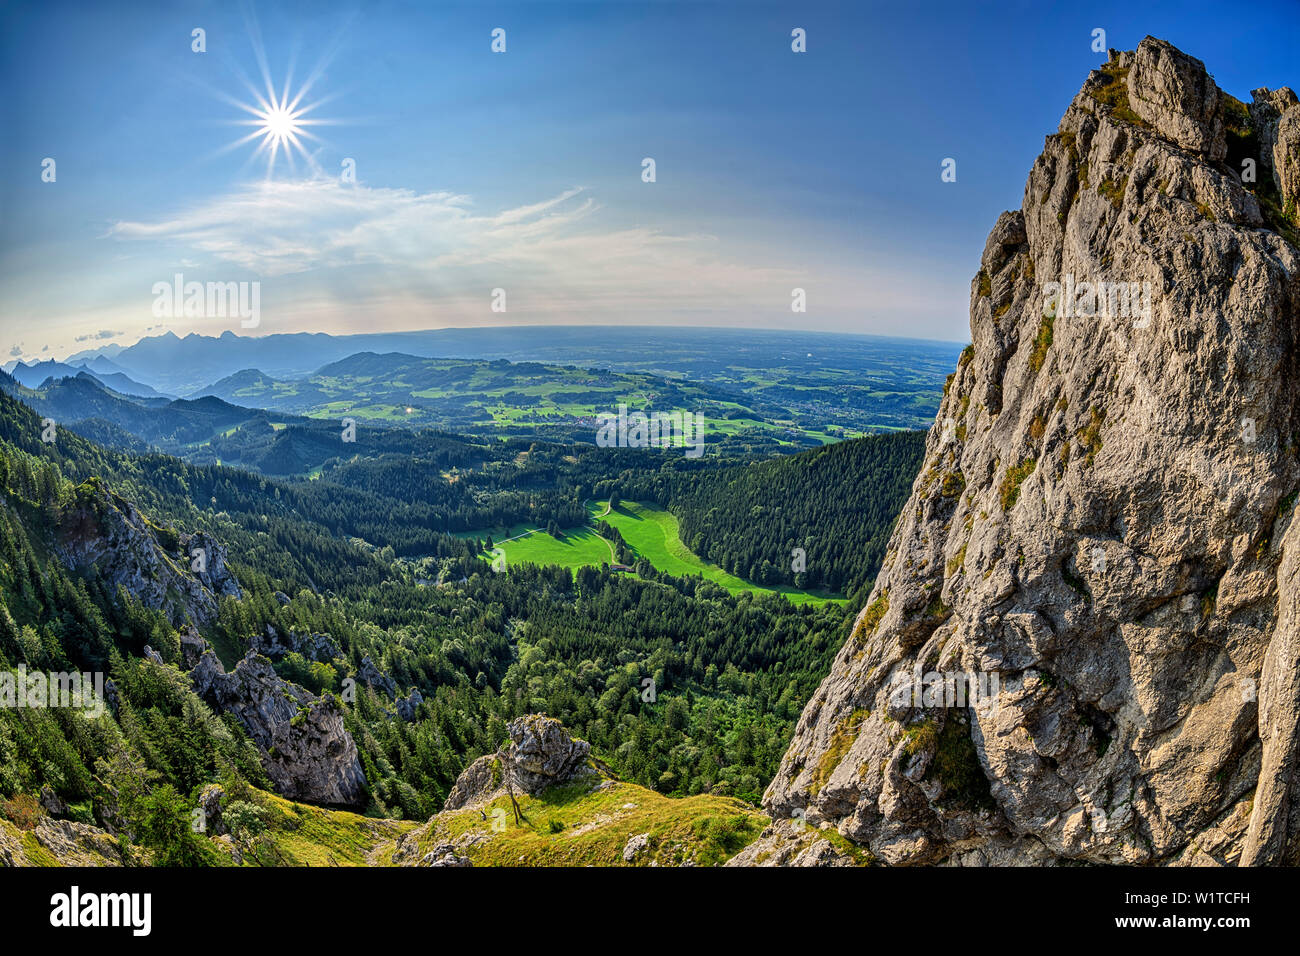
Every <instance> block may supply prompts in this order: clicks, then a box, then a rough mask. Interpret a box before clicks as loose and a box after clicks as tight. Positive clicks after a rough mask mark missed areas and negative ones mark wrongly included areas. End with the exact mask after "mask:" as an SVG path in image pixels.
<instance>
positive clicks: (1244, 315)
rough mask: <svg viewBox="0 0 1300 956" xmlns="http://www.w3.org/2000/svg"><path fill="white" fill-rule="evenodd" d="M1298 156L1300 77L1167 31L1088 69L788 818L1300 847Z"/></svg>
mask: <svg viewBox="0 0 1300 956" xmlns="http://www.w3.org/2000/svg"><path fill="white" fill-rule="evenodd" d="M1279 106H1280V107H1281V108H1280V109H1279ZM1252 144H1253V148H1254V149H1255V153H1254V157H1253V158H1255V159H1256V160H1257V163H1256V165H1257V167H1258V169H1259V177H1258V181H1257V182H1256V181H1252V180H1251V179H1250V178H1249V177H1245V179H1244V181H1243V176H1242V171H1243V169H1248V168H1251V165H1250V164H1249V163H1243V160H1245V159H1250V158H1252V155H1250V151H1251V149H1252ZM1298 180H1300V106H1298V105H1295V103H1294V97H1291V98H1287V97H1286V96H1285V95H1283V96H1280V97H1279V96H1272V95H1268V94H1262V95H1261V96H1259V97H1257V99H1256V103H1255V104H1253V105H1252V106H1250V107H1247V106H1245V104H1242V103H1240V102H1239V101H1237V100H1235V99H1233V98H1232V97H1230V96H1228V95H1227V94H1225V93H1223V92H1222V91H1221V90H1219V89H1218V87H1217V86H1215V84H1214V82H1213V80H1212V79H1211V78H1210V77H1209V75H1208V73H1206V71H1205V67H1204V65H1203V64H1202V63H1201V62H1200V61H1199V60H1196V59H1195V58H1193V57H1190V56H1187V55H1186V54H1184V53H1182V52H1181V51H1179V50H1177V49H1176V48H1174V47H1173V46H1171V45H1170V44H1168V43H1166V42H1164V41H1161V40H1156V39H1154V38H1147V39H1146V40H1143V41H1142V43H1141V44H1140V45H1139V47H1138V49H1137V50H1136V51H1133V52H1129V53H1112V55H1111V57H1110V59H1109V61H1108V62H1107V63H1106V65H1104V66H1103V67H1102V68H1100V69H1099V70H1095V71H1093V73H1092V74H1091V75H1090V76H1089V77H1088V79H1087V81H1086V82H1085V84H1084V86H1083V88H1082V90H1081V91H1080V92H1079V94H1078V95H1077V96H1076V97H1075V99H1074V101H1073V103H1072V104H1071V105H1070V107H1069V109H1068V110H1067V111H1066V113H1065V115H1064V117H1063V118H1062V120H1061V124H1060V128H1059V131H1058V132H1057V133H1056V134H1054V135H1051V136H1049V137H1047V141H1046V144H1045V147H1044V150H1043V153H1042V155H1041V156H1039V158H1038V159H1037V161H1036V162H1035V163H1034V165H1033V169H1032V170H1031V171H1030V174H1029V179H1028V182H1027V183H1026V187H1025V193H1024V202H1023V204H1022V207H1021V209H1019V210H1015V211H1011V212H1005V213H1003V214H1002V215H1001V216H1000V217H999V218H998V220H997V222H996V224H995V225H994V227H993V230H992V232H991V233H990V235H989V239H988V242H987V243H986V245H985V248H984V252H983V256H982V257H981V262H980V271H979V273H978V275H976V276H975V278H974V279H973V280H972V283H971V303H970V321H971V337H972V342H973V344H972V346H971V347H970V348H969V349H968V350H967V351H966V352H965V353H963V355H962V357H961V360H960V361H959V362H958V365H957V369H956V372H955V373H954V375H953V377H952V379H951V380H950V383H949V386H948V388H947V391H946V393H945V397H944V400H943V403H942V405H941V407H940V410H939V412H938V416H937V418H936V421H935V423H934V425H933V426H932V427H931V430H930V433H929V438H928V442H927V447H926V460H925V462H924V464H923V465H922V469H921V475H920V477H919V478H918V479H917V482H916V484H915V485H914V487H913V492H912V497H911V500H910V501H909V502H908V503H907V505H905V506H904V508H903V510H902V514H901V516H900V518H899V520H898V524H897V526H896V528H895V531H894V534H893V537H892V539H891V541H890V545H889V549H888V554H887V557H886V559H885V563H884V566H883V568H882V570H881V573H880V575H879V577H878V578H877V581H876V585H875V588H874V590H873V592H872V594H871V597H870V599H869V601H868V603H867V605H866V607H865V609H864V610H863V611H862V613H861V614H860V615H859V617H858V619H857V621H856V624H855V626H854V629H853V633H852V636H851V637H850V639H849V641H848V642H847V643H846V644H845V646H844V647H843V649H842V650H841V652H840V654H839V656H838V658H837V660H836V662H835V664H834V666H833V668H832V671H831V674H830V675H829V676H828V677H827V678H826V680H825V681H824V682H823V683H822V685H821V687H820V688H819V689H818V690H817V692H816V694H815V695H814V696H813V698H812V699H811V700H810V702H809V704H808V706H807V708H806V709H805V711H804V714H803V716H802V718H801V719H800V721H799V725H798V727H797V729H796V731H795V735H794V739H793V740H792V742H791V745H790V749H789V751H788V752H787V753H786V755H785V758H784V760H783V761H782V765H781V769H780V771H779V772H778V774H777V776H776V778H775V779H774V781H773V783H772V785H771V786H770V787H769V789H768V791H767V793H766V795H765V798H764V803H765V805H766V806H767V808H768V809H769V810H770V811H771V813H772V814H773V816H774V818H777V819H778V821H779V820H782V819H792V820H793V819H795V818H799V819H801V820H803V821H806V822H807V823H811V824H813V825H814V826H816V825H819V824H829V825H831V826H834V827H835V828H836V829H838V830H839V832H840V833H841V834H843V835H844V836H846V837H848V838H849V839H851V840H853V841H855V842H857V843H859V844H862V845H864V846H866V847H867V848H869V849H870V851H871V852H872V853H873V854H874V855H875V856H876V857H878V858H879V859H881V860H883V861H885V862H888V863H893V864H917V863H936V862H940V861H943V860H948V861H950V862H955V863H965V864H990V863H992V864H1040V863H1051V862H1055V861H1065V860H1081V861H1090V862H1097V863H1129V864H1154V863H1174V862H1183V863H1193V864H1211V863H1212V864H1216V865H1225V864H1229V865H1230V864H1235V863H1238V862H1240V863H1243V864H1246V863H1252V864H1259V863H1284V862H1290V863H1294V862H1296V861H1297V857H1298V856H1300V844H1297V840H1296V833H1297V832H1300V779H1297V778H1296V777H1295V775H1294V773H1293V772H1292V771H1291V770H1290V769H1289V768H1291V767H1292V766H1294V762H1295V760H1296V759H1297V757H1300V719H1298V718H1300V715H1298V714H1297V710H1296V701H1297V700H1300V594H1298V593H1297V592H1296V589H1295V583H1294V582H1295V580H1296V573H1297V571H1298V570H1300V523H1295V522H1293V521H1292V520H1291V519H1292V513H1293V511H1292V504H1291V503H1292V502H1294V501H1295V496H1296V493H1297V492H1298V491H1300V461H1297V458H1296V456H1295V454H1294V447H1295V442H1296V438H1295V435H1296V433H1297V428H1300V417H1298V414H1297V409H1298V408H1300V387H1298V386H1296V385H1295V384H1294V383H1295V382H1296V381H1298V380H1300V378H1298V375H1300V368H1298V367H1297V366H1298V364H1300V358H1298V357H1297V349H1296V338H1295V331H1294V327H1293V326H1294V321H1295V314H1296V313H1295V303H1296V302H1297V301H1300V251H1297V248H1296V246H1295V239H1294V236H1295V225H1296V223H1295V218H1294V212H1293V211H1289V210H1294V208H1295V202H1296V183H1297V181H1298ZM958 688H960V690H958ZM959 694H960V697H958V695H959ZM795 829H796V830H797V829H798V827H796V828H795ZM788 832H790V827H788V826H785V827H781V826H778V827H775V828H773V834H772V835H771V836H770V837H769V838H768V839H769V841H770V842H773V843H780V842H781V841H782V840H783V839H786V838H784V837H782V834H783V833H788ZM787 842H788V840H787ZM786 849H787V850H789V849H790V848H786ZM755 852H758V853H762V854H768V853H776V852H781V849H780V847H776V846H764V847H761V848H759V849H758V850H756V851H755ZM786 855H787V856H789V855H790V854H789V853H786Z"/></svg>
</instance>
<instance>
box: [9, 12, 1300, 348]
mask: <svg viewBox="0 0 1300 956" xmlns="http://www.w3.org/2000/svg"><path fill="white" fill-rule="evenodd" d="M903 7H906V8H907V9H903ZM1298 23H1300V6H1298V5H1297V4H1296V3H1295V2H1288V3H1266V2H1265V3H1253V4H1251V5H1250V6H1249V8H1241V7H1236V6H1234V5H1230V4H1222V3H1183V4H1162V3H1146V4H1141V5H1138V4H1132V3H1116V4H1108V3H1088V4H1079V5H1066V4H1051V3H1043V2H1032V3H1030V2H1026V3H987V4H969V3H967V4H944V3H925V4H906V5H904V4H889V5H884V4H869V3H861V4H818V3H797V4H796V3H787V4H765V3H718V4H696V3H667V2H659V3H639V4H633V3H618V2H609V3H600V4H563V3H551V2H531V3H524V4H490V3H473V4H464V5H451V4H440V3H429V2H422V3H393V2H378V3H367V4H364V5H348V4H335V3H331V2H329V0H315V2H311V3H288V2H279V3H258V4H249V5H245V6H243V7H241V6H240V5H239V4H237V3H229V2H221V3H208V2H182V3H172V4H156V5H155V4H149V3H147V2H146V3H134V4H129V5H118V4H99V3H77V4H74V3H60V2H57V0H55V2H52V3H42V4H40V5H36V4H32V5H20V4H12V3H9V4H4V5H3V6H0V82H2V83H3V89H5V90H6V96H5V97H4V99H3V102H2V105H0V121H2V122H3V124H4V128H5V129H6V131H7V135H6V137H5V144H4V147H3V153H2V155H0V174H2V178H0V302H3V306H2V309H3V311H2V312H0V331H2V332H3V334H2V335H0V346H3V355H0V358H2V359H8V358H10V357H16V356H17V355H19V354H21V355H22V356H24V357H27V358H32V357H50V356H59V357H61V356H64V355H66V354H68V353H70V352H73V351H76V350H79V349H83V348H87V347H91V346H93V345H103V344H108V343H118V344H129V343H130V342H133V341H135V340H136V339H137V338H139V337H140V336H141V335H144V334H157V333H158V332H160V331H161V330H162V329H164V328H166V329H171V330H173V331H175V332H177V333H178V334H182V335H183V334H186V333H188V332H191V331H197V332H200V333H202V334H207V335H215V334H220V333H221V332H223V331H226V330H227V329H232V330H233V331H236V332H241V331H243V330H241V329H240V328H239V322H238V320H237V319H236V320H231V319H229V318H221V317H206V318H205V317H192V318H185V317H172V318H165V319H160V318H158V317H156V316H155V315H154V314H153V309H152V307H153V304H154V295H153V292H152V287H153V284H154V283H155V282H159V281H171V279H172V276H173V275H174V274H175V273H177V272H180V273H182V274H183V275H184V276H185V279H186V280H187V281H200V282H205V281H221V282H227V281H250V282H251V281H258V282H260V283H261V287H260V288H261V324H260V325H259V327H258V328H257V329H256V330H255V331H253V332H251V333H246V334H268V333H272V332H285V331H302V330H306V331H328V332H347V331H374V330H379V329H415V328H437V327H443V326H470V325H480V324H481V325H500V324H505V323H512V322H519V323H548V322H549V323H563V324H573V323H581V324H592V325H596V326H599V325H605V324H617V325H633V324H644V323H674V324H698V325H717V326H758V327H769V328H809V329H819V330H828V331H846V332H868V333H879V334H887V335H907V336H918V337H928V338H941V339H948V340H955V341H964V340H966V338H967V337H968V318H967V305H968V302H967V300H968V295H969V284H970V279H971V276H972V275H973V274H974V272H975V271H976V270H977V268H978V259H979V254H980V251H981V250H982V248H983V245H984V239H985V237H986V235H987V233H988V230H989V228H990V227H991V226H992V224H993V222H994V220H995V218H996V216H997V215H998V213H999V212H1001V211H1002V210H1003V209H1007V208H1015V207H1018V206H1019V205H1020V201H1021V196H1022V191H1023V188H1024V182H1025V178H1026V176H1027V174H1028V171H1029V168H1030V166H1031V164H1032V162H1033V159H1034V157H1035V156H1036V155H1037V154H1038V152H1039V151H1040V150H1041V149H1042V143H1043V137H1044V136H1045V135H1046V134H1048V133H1050V132H1052V131H1054V130H1055V128H1056V125H1057V122H1058V120H1059V119H1060V116H1061V114H1062V113H1063V112H1064V110H1065V108H1066V106H1067V105H1068V103H1069V101H1070V99H1071V98H1072V97H1073V95H1074V94H1075V92H1077V90H1078V88H1079V86H1080V85H1081V84H1082V82H1083V80H1084V78H1085V76H1086V75H1087V71H1088V70H1089V69H1090V68H1092V67H1095V66H1097V65H1099V64H1100V63H1101V62H1103V61H1104V59H1105V57H1104V56H1103V55H1100V54H1097V53H1094V52H1092V50H1091V48H1090V47H1091V42H1092V36H1091V33H1092V30H1093V29H1094V28H1096V27H1101V28H1102V29H1104V30H1106V34H1107V36H1106V40H1107V44H1108V45H1109V46H1111V47H1117V48H1121V49H1132V48H1133V47H1134V46H1136V44H1137V43H1138V41H1139V40H1140V39H1141V38H1142V37H1143V36H1145V35H1146V34H1148V33H1149V34H1153V35H1155V36H1159V37H1162V38H1164V39H1167V40H1169V41H1171V42H1173V43H1174V44H1175V45H1177V46H1179V47H1180V48H1182V49H1183V50H1185V51H1186V52H1188V53H1191V54H1192V55H1194V56H1197V57H1199V58H1200V59H1202V60H1204V61H1205V63H1206V65H1207V67H1208V68H1209V70H1210V72H1211V73H1212V74H1214V76H1215V78H1216V80H1217V82H1218V83H1219V85H1220V86H1222V87H1223V88H1224V89H1226V90H1227V91H1228V92H1230V93H1232V94H1233V95H1235V96H1237V97H1239V98H1243V99H1249V91H1250V89H1251V88H1253V87H1257V86H1269V87H1276V86H1281V85H1286V84H1291V85H1295V84H1296V83H1300V69H1298V68H1297V67H1298V66H1300V58H1298V57H1297V56H1296V53H1295V51H1296V35H1297V30H1296V27H1297V24H1298ZM196 27H201V28H203V29H204V30H205V31H206V45H207V52H205V53H201V54H200V53H195V52H192V50H191V31H192V30H193V29H194V28H196ZM496 27H501V28H504V29H505V30H506V52H505V53H503V54H497V53H493V52H492V51H491V49H490V44H491V36H490V33H491V31H492V30H493V29H494V28H496ZM795 27H801V28H803V29H804V30H806V32H807V52H806V53H803V54H796V53H793V52H792V51H791V48H790V44H791V39H790V32H791V30H792V29H793V28H795ZM259 37H260V45H261V48H262V49H263V51H264V57H265V62H266V64H267V66H268V68H269V71H270V74H271V77H272V80H273V85H274V88H275V90H276V91H277V93H278V92H280V91H281V90H282V88H283V86H284V84H285V78H286V71H287V70H288V69H289V68H290V66H291V64H292V66H293V80H292V83H291V90H292V91H293V92H294V93H296V92H297V90H298V88H299V87H300V86H301V85H302V82H303V81H304V80H305V79H306V78H307V77H308V76H309V75H310V74H312V73H313V71H314V70H315V68H317V67H318V66H319V67H320V69H319V74H318V76H317V77H316V79H315V81H314V83H313V85H312V87H311V89H310V90H309V91H308V93H307V94H306V95H305V96H304V98H303V100H302V105H306V104H310V103H312V102H314V101H317V100H324V102H322V103H321V104H320V105H319V106H317V107H316V108H315V109H314V110H313V111H312V112H311V113H310V114H308V118H319V119H326V120H330V121H332V123H331V125H327V126H319V127H311V128H310V129H309V131H310V132H313V133H315V134H316V135H318V136H320V137H322V138H323V139H324V140H325V142H323V143H321V142H312V141H306V142H305V144H304V145H306V147H307V149H308V150H309V152H310V153H311V156H310V159H309V160H307V159H304V158H303V157H302V156H299V157H298V158H297V160H296V168H295V169H293V170H291V169H290V168H289V166H288V165H287V164H286V163H285V162H284V161H283V158H281V159H279V161H278V162H277V165H276V166H275V167H274V169H273V170H272V171H271V175H270V177H269V178H268V175H267V165H266V162H265V157H264V155H263V156H258V157H255V156H254V155H253V154H254V150H255V144H254V143H249V144H245V145H243V146H240V147H238V148H235V149H233V150H227V151H224V152H223V151H222V149H223V147H226V146H229V144H231V143H232V142H234V141H235V140H237V139H239V138H240V137H242V136H245V135H247V134H248V133H250V132H253V131H254V128H253V127H249V126H238V125H234V124H233V121H236V120H241V119H242V120H248V119H250V117H249V115H248V114H247V113H244V112H242V111H241V110H240V109H239V108H238V107H237V106H236V105H235V104H234V102H232V99H233V100H238V101H243V102H248V103H251V102H252V101H253V96H252V94H251V93H250V91H249V90H248V88H247V86H246V85H245V82H244V78H245V77H246V78H247V79H249V80H251V81H252V82H253V83H254V85H256V86H258V87H259V88H260V87H261V86H262V81H261V73H260V67H259V59H258V56H257V54H256V49H257V46H258V43H257V42H255V41H256V40H257V38H259ZM45 157H51V158H53V159H55V161H56V163H57V167H56V170H57V179H56V181H55V182H53V183H46V182H42V181H41V162H42V160H43V159H44V158H45ZM644 157H653V158H654V159H655V162H656V174H657V181H656V182H654V183H644V182H642V178H641V170H642V159H643V158H644ZM946 157H952V158H954V159H956V161H957V181H956V182H955V183H944V182H942V181H941V179H940V164H941V162H942V160H943V159H944V158H946ZM345 158H351V159H353V160H355V163H356V176H357V182H355V183H342V182H340V170H341V163H342V161H343V160H344V159H345ZM795 287H800V288H804V289H805V290H806V294H807V303H808V305H807V313H806V314H802V315H796V314H793V313H792V312H791V310H790V295H791V289H792V288H795ZM494 288H504V289H505V290H506V294H507V298H506V302H507V306H506V308H507V311H506V312H505V313H496V312H493V311H491V308H490V304H491V301H492V300H491V292H492V289H494Z"/></svg>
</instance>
